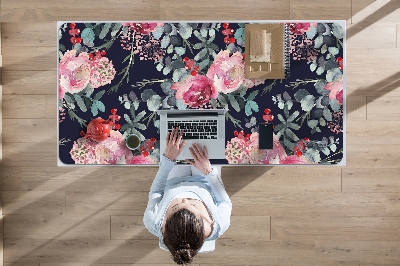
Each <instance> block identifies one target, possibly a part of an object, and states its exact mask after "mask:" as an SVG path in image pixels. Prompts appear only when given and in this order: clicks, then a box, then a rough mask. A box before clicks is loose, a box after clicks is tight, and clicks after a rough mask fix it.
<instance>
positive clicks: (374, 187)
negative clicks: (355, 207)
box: [343, 168, 400, 193]
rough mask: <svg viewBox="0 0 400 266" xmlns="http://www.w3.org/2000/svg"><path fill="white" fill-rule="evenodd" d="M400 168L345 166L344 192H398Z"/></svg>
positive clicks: (399, 189)
mask: <svg viewBox="0 0 400 266" xmlns="http://www.w3.org/2000/svg"><path fill="white" fill-rule="evenodd" d="M399 176H400V168H372V169H366V168H343V192H352V193H358V192H364V193H376V192H377V193H396V192H399V191H400V180H399Z"/></svg>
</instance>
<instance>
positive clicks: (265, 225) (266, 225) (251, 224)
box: [217, 215, 271, 241]
mask: <svg viewBox="0 0 400 266" xmlns="http://www.w3.org/2000/svg"><path fill="white" fill-rule="evenodd" d="M270 218H271V217H270V216H257V215H253V216H250V215H249V216H232V217H231V224H230V226H229V229H228V230H227V231H226V232H225V234H223V235H222V237H221V238H220V239H227V238H230V239H234V240H243V241H246V240H248V239H252V240H254V241H257V240H258V241H267V240H270V239H271V234H270V233H271V223H270V221H271V219H270ZM217 241H219V240H217Z"/></svg>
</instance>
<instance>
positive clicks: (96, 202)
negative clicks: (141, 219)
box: [66, 191, 148, 215]
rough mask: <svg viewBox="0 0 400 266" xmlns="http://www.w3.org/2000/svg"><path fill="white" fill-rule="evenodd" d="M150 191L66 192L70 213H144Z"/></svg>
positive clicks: (67, 210)
mask: <svg viewBox="0 0 400 266" xmlns="http://www.w3.org/2000/svg"><path fill="white" fill-rule="evenodd" d="M147 201H148V192H106V191H101V192H97V191H95V192H70V191H67V192H66V212H67V213H68V214H81V213H85V214H88V213H99V214H104V215H126V214H127V213H129V214H132V215H143V214H144V211H145V209H146V206H147Z"/></svg>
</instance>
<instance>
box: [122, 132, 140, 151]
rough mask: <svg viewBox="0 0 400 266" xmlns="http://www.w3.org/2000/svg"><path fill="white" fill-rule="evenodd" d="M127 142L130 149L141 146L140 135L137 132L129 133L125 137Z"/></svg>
mask: <svg viewBox="0 0 400 266" xmlns="http://www.w3.org/2000/svg"><path fill="white" fill-rule="evenodd" d="M125 142H126V146H127V147H128V148H129V149H130V150H136V149H137V148H139V146H140V138H139V136H138V135H136V134H131V135H128V136H127V137H126V139H125Z"/></svg>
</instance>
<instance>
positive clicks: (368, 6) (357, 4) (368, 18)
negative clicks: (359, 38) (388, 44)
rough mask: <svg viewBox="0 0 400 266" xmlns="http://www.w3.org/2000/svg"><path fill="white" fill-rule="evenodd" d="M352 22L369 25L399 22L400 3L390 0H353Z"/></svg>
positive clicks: (364, 25)
mask: <svg viewBox="0 0 400 266" xmlns="http://www.w3.org/2000/svg"><path fill="white" fill-rule="evenodd" d="M352 5H353V10H354V11H353V17H352V23H354V24H359V25H362V26H363V27H368V26H369V25H373V24H377V23H380V22H398V18H399V10H398V8H399V3H398V2H397V1H390V0H352Z"/></svg>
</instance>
